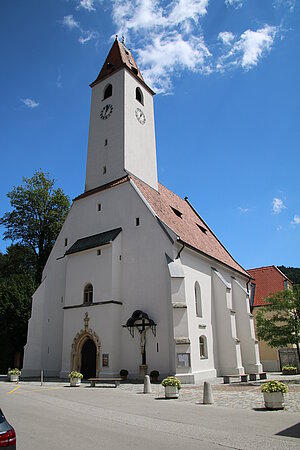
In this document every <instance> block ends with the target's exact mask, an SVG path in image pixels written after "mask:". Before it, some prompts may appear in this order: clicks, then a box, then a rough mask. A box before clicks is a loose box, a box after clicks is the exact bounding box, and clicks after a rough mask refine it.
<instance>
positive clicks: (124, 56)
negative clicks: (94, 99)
mask: <svg viewBox="0 0 300 450" xmlns="http://www.w3.org/2000/svg"><path fill="white" fill-rule="evenodd" d="M121 67H127V69H129V70H130V72H131V73H132V74H133V75H134V76H135V77H137V78H138V79H139V80H140V81H142V82H143V84H145V82H144V79H143V77H142V74H141V72H140V69H139V68H138V66H137V64H136V62H135V60H134V58H133V56H132V54H131V52H130V51H129V50H128V49H127V48H126V47H125V45H124V44H122V42H120V41H119V40H118V39H117V38H116V39H115V41H114V43H113V45H112V47H111V49H110V52H109V54H108V56H107V58H106V60H105V63H104V64H103V67H102V69H101V70H100V73H99V75H98V77H97V78H96V80H95V81H93V83H92V84H91V86H94V85H95V84H97V83H98V82H99V81H101V80H102V79H103V78H105V77H107V76H108V75H111V74H112V73H113V72H115V71H116V70H118V69H120V68H121ZM146 86H147V85H146ZM147 87H148V86H147ZM148 89H149V87H148Z"/></svg>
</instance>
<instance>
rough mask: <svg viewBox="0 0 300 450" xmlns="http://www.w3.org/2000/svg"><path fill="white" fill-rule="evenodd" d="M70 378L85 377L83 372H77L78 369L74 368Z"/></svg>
mask: <svg viewBox="0 0 300 450" xmlns="http://www.w3.org/2000/svg"><path fill="white" fill-rule="evenodd" d="M69 378H83V375H82V373H80V372H76V370H73V371H72V372H70V373H69Z"/></svg>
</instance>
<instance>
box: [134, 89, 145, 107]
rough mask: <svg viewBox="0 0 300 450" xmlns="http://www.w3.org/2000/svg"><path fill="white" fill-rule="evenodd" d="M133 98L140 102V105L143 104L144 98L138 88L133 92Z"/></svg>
mask: <svg viewBox="0 0 300 450" xmlns="http://www.w3.org/2000/svg"><path fill="white" fill-rule="evenodd" d="M135 98H136V99H137V101H138V102H140V103H141V104H142V105H143V104H144V97H143V93H142V91H141V89H140V88H139V87H137V88H136V90H135Z"/></svg>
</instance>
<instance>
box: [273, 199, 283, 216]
mask: <svg viewBox="0 0 300 450" xmlns="http://www.w3.org/2000/svg"><path fill="white" fill-rule="evenodd" d="M285 208H286V206H285V205H284V203H283V200H281V198H276V197H274V198H273V208H272V209H273V212H274V213H275V214H279V213H281V211H282V210H283V209H285Z"/></svg>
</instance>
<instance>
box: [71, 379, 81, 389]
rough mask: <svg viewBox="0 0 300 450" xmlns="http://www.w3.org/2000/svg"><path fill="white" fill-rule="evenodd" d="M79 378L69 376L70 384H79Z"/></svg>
mask: <svg viewBox="0 0 300 450" xmlns="http://www.w3.org/2000/svg"><path fill="white" fill-rule="evenodd" d="M80 384H81V378H70V386H73V387H74V386H80Z"/></svg>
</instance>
